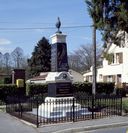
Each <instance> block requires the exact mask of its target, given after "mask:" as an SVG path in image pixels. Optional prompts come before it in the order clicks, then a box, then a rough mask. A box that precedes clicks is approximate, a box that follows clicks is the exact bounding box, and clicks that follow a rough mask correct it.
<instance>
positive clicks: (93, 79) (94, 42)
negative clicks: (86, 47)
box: [92, 23, 96, 96]
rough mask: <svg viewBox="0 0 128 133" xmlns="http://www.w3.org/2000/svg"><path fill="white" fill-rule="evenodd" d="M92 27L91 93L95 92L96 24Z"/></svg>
mask: <svg viewBox="0 0 128 133" xmlns="http://www.w3.org/2000/svg"><path fill="white" fill-rule="evenodd" d="M92 29H93V71H92V94H93V95H94V96H95V94H96V26H95V23H94V24H93V26H92Z"/></svg>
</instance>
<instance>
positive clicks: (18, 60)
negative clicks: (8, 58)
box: [11, 47, 23, 68]
mask: <svg viewBox="0 0 128 133" xmlns="http://www.w3.org/2000/svg"><path fill="white" fill-rule="evenodd" d="M11 55H12V58H13V61H14V64H15V67H16V68H21V67H22V66H21V64H22V62H23V50H22V49H21V48H20V47H17V48H15V49H14V50H13V52H12V53H11Z"/></svg>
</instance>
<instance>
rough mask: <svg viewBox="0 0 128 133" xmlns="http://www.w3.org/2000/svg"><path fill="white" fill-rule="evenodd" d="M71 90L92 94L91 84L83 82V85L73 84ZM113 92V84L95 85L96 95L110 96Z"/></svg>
mask: <svg viewBox="0 0 128 133" xmlns="http://www.w3.org/2000/svg"><path fill="white" fill-rule="evenodd" d="M72 86H73V89H74V91H75V92H79V91H82V92H86V93H87V94H92V83H88V82H83V83H74V84H73V85H72ZM113 91H114V83H97V84H96V93H97V94H103V93H104V94H111V93H113Z"/></svg>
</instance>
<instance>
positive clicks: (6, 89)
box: [0, 84, 18, 101]
mask: <svg viewBox="0 0 128 133" xmlns="http://www.w3.org/2000/svg"><path fill="white" fill-rule="evenodd" d="M17 92H18V89H17V87H16V85H12V84H0V100H2V101H5V100H6V98H7V96H14V95H16V94H17Z"/></svg>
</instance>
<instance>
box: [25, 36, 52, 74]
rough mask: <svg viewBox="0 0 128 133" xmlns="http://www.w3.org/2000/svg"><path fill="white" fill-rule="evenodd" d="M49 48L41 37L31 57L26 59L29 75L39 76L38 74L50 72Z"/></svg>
mask: <svg viewBox="0 0 128 133" xmlns="http://www.w3.org/2000/svg"><path fill="white" fill-rule="evenodd" d="M50 59H51V47H50V44H49V41H48V40H47V39H46V38H45V37H43V38H42V39H41V40H40V41H39V42H38V43H37V46H35V48H34V51H33V52H32V56H31V58H30V59H28V66H29V68H30V72H31V75H39V73H40V72H47V71H50V68H51V67H50V66H51V62H50Z"/></svg>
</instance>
